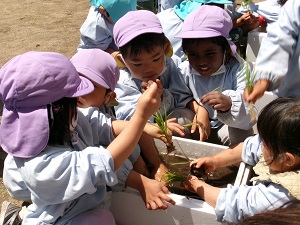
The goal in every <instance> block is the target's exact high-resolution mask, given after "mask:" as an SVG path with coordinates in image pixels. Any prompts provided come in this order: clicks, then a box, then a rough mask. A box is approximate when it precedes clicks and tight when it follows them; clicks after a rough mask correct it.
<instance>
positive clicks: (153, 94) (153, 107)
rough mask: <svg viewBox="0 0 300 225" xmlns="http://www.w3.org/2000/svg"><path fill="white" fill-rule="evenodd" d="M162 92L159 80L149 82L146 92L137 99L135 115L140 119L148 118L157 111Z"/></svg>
mask: <svg viewBox="0 0 300 225" xmlns="http://www.w3.org/2000/svg"><path fill="white" fill-rule="evenodd" d="M162 92H163V87H162V83H161V82H160V80H156V81H155V82H153V81H149V82H148V88H147V90H146V91H145V92H144V93H143V94H142V95H141V97H140V98H139V101H138V104H137V108H136V113H137V114H139V116H140V117H141V118H147V119H148V118H149V117H150V116H152V115H153V114H154V113H156V111H157V110H158V109H159V107H160V105H161V95H162Z"/></svg>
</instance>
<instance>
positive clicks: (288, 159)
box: [284, 152, 297, 167]
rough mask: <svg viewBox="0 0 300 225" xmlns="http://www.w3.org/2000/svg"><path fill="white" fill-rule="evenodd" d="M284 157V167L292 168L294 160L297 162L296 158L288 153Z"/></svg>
mask: <svg viewBox="0 0 300 225" xmlns="http://www.w3.org/2000/svg"><path fill="white" fill-rule="evenodd" d="M284 155H285V165H286V166H287V167H293V166H294V165H295V164H296V160H297V159H296V157H295V156H294V155H293V154H291V153H289V152H286V153H284Z"/></svg>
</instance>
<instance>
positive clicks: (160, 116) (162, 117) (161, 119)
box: [154, 109, 176, 154]
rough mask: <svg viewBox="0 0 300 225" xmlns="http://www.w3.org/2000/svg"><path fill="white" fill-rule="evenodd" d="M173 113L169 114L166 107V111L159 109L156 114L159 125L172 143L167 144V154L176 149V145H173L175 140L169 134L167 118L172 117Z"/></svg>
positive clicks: (155, 118)
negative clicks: (162, 111)
mask: <svg viewBox="0 0 300 225" xmlns="http://www.w3.org/2000/svg"><path fill="white" fill-rule="evenodd" d="M171 114H172V113H170V114H167V112H166V109H164V113H161V112H160V111H157V112H156V113H155V114H154V120H155V122H156V124H157V126H158V127H159V129H160V130H161V131H162V133H163V137H164V138H166V140H167V142H168V143H170V144H169V145H166V147H167V154H169V153H171V152H173V151H175V150H176V149H175V146H174V145H173V142H172V141H171V138H170V136H169V134H168V126H167V120H168V118H169V117H170V115H171Z"/></svg>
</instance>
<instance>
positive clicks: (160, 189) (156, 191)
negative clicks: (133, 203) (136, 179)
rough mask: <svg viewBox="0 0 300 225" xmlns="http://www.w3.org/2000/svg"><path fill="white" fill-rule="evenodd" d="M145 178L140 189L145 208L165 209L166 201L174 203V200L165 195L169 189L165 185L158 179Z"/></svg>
mask: <svg viewBox="0 0 300 225" xmlns="http://www.w3.org/2000/svg"><path fill="white" fill-rule="evenodd" d="M146 179H147V180H145V182H143V184H144V185H143V189H141V190H140V194H141V196H142V198H143V200H144V202H145V205H146V208H147V209H149V210H155V209H167V208H168V204H166V202H169V203H171V204H172V205H175V201H174V200H173V199H171V198H170V197H169V196H168V195H167V194H170V191H169V189H168V188H167V187H165V186H164V185H163V184H161V183H160V182H159V181H156V180H152V179H149V178H146Z"/></svg>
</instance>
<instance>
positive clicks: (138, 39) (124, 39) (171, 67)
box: [114, 10, 193, 136]
mask: <svg viewBox="0 0 300 225" xmlns="http://www.w3.org/2000/svg"><path fill="white" fill-rule="evenodd" d="M124 24H126V26H124ZM114 40H115V43H116V45H117V46H118V47H119V50H120V53H121V57H120V58H121V61H122V62H123V64H124V65H125V68H124V69H121V70H120V79H119V81H118V83H117V86H116V89H115V91H116V94H117V100H118V102H119V105H118V106H115V112H116V117H117V118H118V119H122V120H129V119H130V118H131V116H132V115H133V113H134V111H135V107H136V103H137V101H138V99H139V97H140V96H141V94H142V92H143V84H145V83H147V82H148V81H154V80H156V79H160V80H161V82H162V84H163V88H164V91H163V97H162V105H161V107H160V112H161V114H165V113H166V114H167V115H168V114H170V113H171V116H170V117H173V118H178V121H177V122H178V123H179V124H181V125H183V124H187V123H191V122H192V121H191V120H192V119H193V114H192V112H191V111H190V110H189V109H185V108H184V107H181V105H179V104H177V103H178V102H181V101H179V99H180V98H181V92H185V91H187V89H188V88H187V87H186V85H185V84H184V81H183V77H182V75H181V74H180V71H179V69H178V67H177V65H176V64H175V63H174V61H173V60H172V58H170V55H168V54H169V52H170V47H171V46H170V42H169V41H168V39H167V38H166V37H165V35H164V33H163V30H162V27H161V24H160V22H159V20H158V18H157V16H156V15H155V14H154V13H152V12H150V11H147V10H138V11H132V12H128V13H126V14H125V15H124V16H123V17H122V18H120V19H119V20H118V22H117V23H116V24H115V26H114ZM173 118H172V119H173ZM149 120H150V121H152V122H153V121H154V119H153V117H151V118H149ZM175 120H176V119H175ZM173 121H174V120H173ZM168 128H169V129H170V130H172V131H174V132H176V133H177V134H179V135H180V136H183V135H184V133H183V132H182V130H183V129H184V127H182V126H179V125H178V124H177V123H168Z"/></svg>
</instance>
